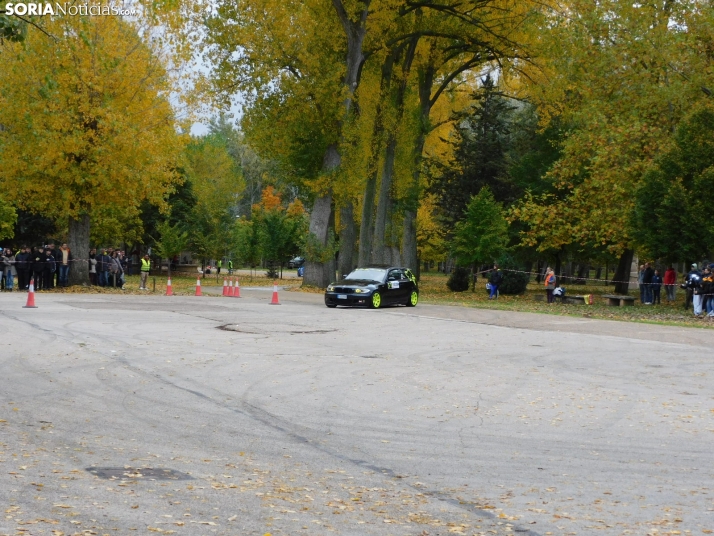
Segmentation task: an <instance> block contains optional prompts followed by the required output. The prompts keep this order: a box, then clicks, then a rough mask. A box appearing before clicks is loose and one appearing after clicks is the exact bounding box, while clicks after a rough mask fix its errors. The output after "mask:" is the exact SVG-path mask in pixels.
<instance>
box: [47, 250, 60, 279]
mask: <svg viewBox="0 0 714 536" xmlns="http://www.w3.org/2000/svg"><path fill="white" fill-rule="evenodd" d="M48 247H49V248H50V250H49V254H50V255H51V256H52V260H53V261H54V264H55V271H54V272H52V280H51V281H50V283H51V286H52V287H53V288H54V287H59V286H60V272H59V266H60V260H61V254H60V251H59V250H58V249H55V245H54V244H50V245H49V246H48Z"/></svg>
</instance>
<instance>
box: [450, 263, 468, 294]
mask: <svg viewBox="0 0 714 536" xmlns="http://www.w3.org/2000/svg"><path fill="white" fill-rule="evenodd" d="M470 285H471V272H470V271H469V270H468V269H466V268H462V267H461V266H457V267H456V269H455V270H454V271H453V272H452V274H451V275H450V276H449V280H448V281H447V282H446V286H447V287H449V290H451V291H452V292H464V291H465V290H468V289H469V286H470Z"/></svg>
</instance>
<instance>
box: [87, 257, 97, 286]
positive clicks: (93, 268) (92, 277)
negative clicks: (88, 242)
mask: <svg viewBox="0 0 714 536" xmlns="http://www.w3.org/2000/svg"><path fill="white" fill-rule="evenodd" d="M89 284H90V285H94V286H96V285H97V250H96V249H95V248H92V249H91V250H89Z"/></svg>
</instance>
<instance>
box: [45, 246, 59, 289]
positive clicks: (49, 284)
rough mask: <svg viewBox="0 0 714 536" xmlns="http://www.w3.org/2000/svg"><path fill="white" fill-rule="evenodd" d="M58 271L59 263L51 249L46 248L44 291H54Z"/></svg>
mask: <svg viewBox="0 0 714 536" xmlns="http://www.w3.org/2000/svg"><path fill="white" fill-rule="evenodd" d="M56 271H57V262H55V257H54V255H52V251H51V250H50V249H49V248H45V267H44V270H43V277H44V282H43V283H42V290H52V289H53V288H54V278H55V272H56Z"/></svg>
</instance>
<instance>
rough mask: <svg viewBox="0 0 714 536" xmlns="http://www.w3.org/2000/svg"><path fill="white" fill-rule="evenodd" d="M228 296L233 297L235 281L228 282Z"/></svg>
mask: <svg viewBox="0 0 714 536" xmlns="http://www.w3.org/2000/svg"><path fill="white" fill-rule="evenodd" d="M226 296H230V297H232V296H233V280H232V279H229V280H228V290H227V291H226Z"/></svg>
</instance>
